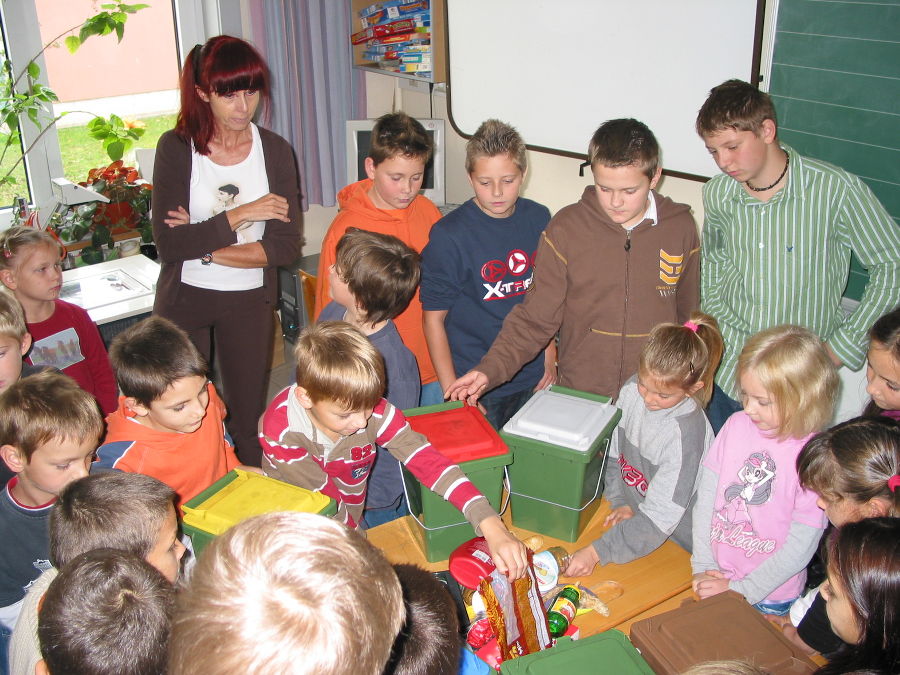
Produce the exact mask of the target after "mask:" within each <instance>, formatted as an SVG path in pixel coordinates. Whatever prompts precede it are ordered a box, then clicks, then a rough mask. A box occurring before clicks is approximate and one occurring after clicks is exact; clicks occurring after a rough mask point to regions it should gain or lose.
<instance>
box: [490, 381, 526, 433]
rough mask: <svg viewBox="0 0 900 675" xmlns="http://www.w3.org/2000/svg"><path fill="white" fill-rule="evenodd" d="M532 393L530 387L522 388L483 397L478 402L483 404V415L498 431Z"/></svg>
mask: <svg viewBox="0 0 900 675" xmlns="http://www.w3.org/2000/svg"><path fill="white" fill-rule="evenodd" d="M532 393H533V392H532V391H531V389H524V390H523V391H517V392H515V393H513V394H507V395H506V396H498V397H495V398H483V399H481V400H480V401H479V403H481V405H483V406H484V409H485V411H486V412H485V415H484V416H485V417H487V421H488V422H490V423H491V426H492V427H494V428H495V429H496V430H497V431H500V429H502V428H503V425H504V424H506V423H507V422H508V421H509V419H510V418H511V417H512V416H513V415H515V414H516V413H517V412H519V408H521V407H522V406H523V405H525V403H526V402H527V401H528V399H530V398H531V394H532Z"/></svg>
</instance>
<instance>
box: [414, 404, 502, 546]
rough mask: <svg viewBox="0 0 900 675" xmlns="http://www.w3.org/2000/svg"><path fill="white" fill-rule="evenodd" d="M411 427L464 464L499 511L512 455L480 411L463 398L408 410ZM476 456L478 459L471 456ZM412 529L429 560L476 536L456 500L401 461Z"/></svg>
mask: <svg viewBox="0 0 900 675" xmlns="http://www.w3.org/2000/svg"><path fill="white" fill-rule="evenodd" d="M403 414H404V415H405V416H406V417H407V419H408V420H409V424H410V426H411V427H412V428H413V429H414V430H415V431H418V432H419V433H421V434H423V435H424V436H425V437H426V438H428V440H429V442H430V443H431V445H432V446H434V448H435V449H436V450H437V451H438V452H440V453H441V454H442V455H444V456H445V457H447V459H449V460H450V461H451V462H454V463H456V464H458V465H459V468H460V469H462V470H463V472H464V473H465V474H466V476H467V477H468V478H469V480H470V481H472V483H473V484H474V485H475V487H476V488H478V490H479V491H480V492H481V494H483V495H484V496H485V497H487V499H488V501H489V502H490V503H491V506H493V507H494V509H496V510H497V511H498V512H500V511H502V509H501V499H502V496H503V474H504V471H505V469H506V466H507V465H508V464H509V463H510V462H511V461H512V458H513V455H512V453H511V452H510V451H509V449H508V448H507V447H506V444H505V443H504V442H503V440H502V439H501V438H500V436H499V435H498V434H497V432H496V431H495V430H494V428H493V427H492V426H491V425H490V423H489V422H488V421H487V419H485V417H484V415H482V414H481V412H480V411H479V410H478V409H477V408H475V407H472V406H467V405H464V404H463V403H462V402H460V401H452V402H449V403H439V404H438V405H431V406H423V407H421V408H411V409H409V410H405V411H403ZM468 457H476V459H466V458H468ZM401 471H402V472H403V484H404V489H405V491H406V500H407V503H408V504H409V512H410V514H411V515H412V516H413V518H414V519H415V525H414V527H413V528H412V529H413V534H414V535H415V538H416V541H417V542H418V544H419V547H420V548H421V549H422V552H423V553H424V554H425V559H426V560H428V562H438V561H441V560H446V559H447V558H449V557H450V554H451V553H452V552H453V551H454V549H456V547H457V546H459V545H460V544H462V543H463V542H465V541H468V540H469V539H471V538H472V537H474V536H475V533H474V532H473V530H472V526H471V525H470V524H469V522H468V521H467V520H466V519H465V517H464V516H463V515H462V513H460V511H459V509H457V508H456V507H455V506H453V504H451V503H450V502H447V501H445V500H444V498H443V497H441V496H440V495H438V494H436V493H434V492H432V491H431V490H429V489H428V488H426V487H425V486H423V485H422V484H421V483H420V482H419V481H418V479H417V478H416V477H415V476H413V475H412V474H411V473H410V472H409V471H408V470H407V469H406V468H405V467H403V465H402V464H401Z"/></svg>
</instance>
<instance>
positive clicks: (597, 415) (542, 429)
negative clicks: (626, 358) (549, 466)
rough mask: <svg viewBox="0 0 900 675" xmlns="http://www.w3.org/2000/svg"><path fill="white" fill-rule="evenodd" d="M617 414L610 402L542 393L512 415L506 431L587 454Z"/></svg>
mask: <svg viewBox="0 0 900 675" xmlns="http://www.w3.org/2000/svg"><path fill="white" fill-rule="evenodd" d="M616 411H617V408H616V407H615V406H614V405H612V404H610V403H608V402H601V401H593V400H590V399H587V398H581V397H580V396H571V395H569V394H563V393H561V392H557V391H551V390H546V389H542V390H541V391H539V392H537V393H535V395H534V396H532V397H531V398H530V399H528V402H527V403H525V405H523V406H522V408H521V409H520V410H519V412H517V413H516V414H515V415H513V417H512V419H511V420H509V422H507V423H506V425H504V427H503V431H504V433H508V434H513V435H515V436H523V437H525V438H532V439H534V440H537V441H543V442H544V443H550V444H551V445H559V446H562V447H564V448H571V449H572V450H580V451H582V452H586V451H588V450H590V448H591V446H592V445H593V444H594V441H595V440H596V439H597V437H598V436H600V434H602V433H603V430H604V429H605V428H606V425H607V424H609V422H610V420H612V419H613V417H615V415H616Z"/></svg>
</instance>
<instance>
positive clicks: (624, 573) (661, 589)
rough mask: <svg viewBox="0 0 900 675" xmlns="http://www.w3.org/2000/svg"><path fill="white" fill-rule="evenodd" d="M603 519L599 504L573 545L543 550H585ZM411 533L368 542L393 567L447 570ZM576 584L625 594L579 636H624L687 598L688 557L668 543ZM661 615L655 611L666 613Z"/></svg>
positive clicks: (588, 620) (379, 535) (404, 522)
mask: <svg viewBox="0 0 900 675" xmlns="http://www.w3.org/2000/svg"><path fill="white" fill-rule="evenodd" d="M608 513H609V504H608V503H607V502H606V500H605V499H604V500H603V503H602V505H601V506H600V509H599V510H598V511H597V513H596V515H595V516H594V518H593V519H592V520H591V522H590V523H589V524H588V527H587V528H586V529H585V531H584V533H582V535H581V537H580V538H579V539H578V541H577V542H575V543H570V542H565V541H560V540H559V539H554V538H553V537H548V536H546V535H541V536H542V537H543V538H544V546H543V547H542V548H547V547H550V546H562V547H563V548H564V549H566V550H567V551H569V552H574V551H577V550H578V549H579V548H582V547H584V546H587V545H588V544H589V543H590V542H591V541H593V540H594V539H596V538H597V537H599V536H600V534H602V533H603V532H604V531H605V530H606V529H608V528H605V527H603V520H604V519H605V518H606V515H607V514H608ZM503 519H504V521H506V522H507V525H509V523H510V519H509V513H507V514H505V515H504V518H503ZM412 527H417V526H416V525H415V522H414V521H413V519H412V517H410V516H406V517H405V518H400V519H398V520H395V521H392V522H390V523H386V524H384V525H380V526H378V527H375V528H373V529H371V530H369V531H368V537H369V541H370V542H372V543H373V544H374V545H375V546H377V547H378V548H380V549H381V550H382V551H383V552H384V554H385V556H386V557H387V559H388V560H389V561H390V562H392V563H401V562H405V563H413V564H416V565H419V566H421V567H424V568H425V569H427V570H430V571H438V570H445V569H447V561H446V560H444V561H441V562H436V563H429V562H427V561H426V560H425V556H424V555H423V554H422V551H421V549H420V548H419V546H418V544H417V543H416V540H415V537H414V535H413V532H412V530H411V529H410V528H412ZM510 529H511V530H512V531H513V532H514V533H515V534H516V536H517V537H519V538H521V539H526V538H528V537H530V536H532V535H533V534H535V533H533V532H529V531H528V530H523V529H521V528H518V527H510ZM473 536H474V534H473ZM566 580H567V579H566ZM578 581H580V582H581V584H582V585H583V586H586V587H587V588H589V589H591V590H593V591H596V592H597V594H598V595H599V596H600V597H601V599H605V598H604V589H605V587H606V585H605V584H604V583H603V582H607V581H612V582H616V583H617V584H619V585H620V586H621V588H622V590H623V591H624V592H623V593H622V595H621V597H618V598H616V599H613V600H610V601H609V602H608V604H609V616H608V617H605V616H602V615H601V614H598V613H597V612H588V613H586V614H582V615H581V616H579V617H578V619H577V620H576V622H575V624H576V625H577V626H578V627H579V628H580V629H581V635H582V636H588V635H593V634H594V633H600V632H602V631H605V630H608V629H610V628H617V627H619V626H620V625H621V624H626V627H625V631H624V632H625V633H626V634H627V632H628V630H627V627H628V626H629V625H630V624H629V623H628V622H629V621H630V620H632V619H634V618H635V617H637V616H639V615H648V616H649V615H650V611H651V610H652V609H653V608H654V607H657V606H658V605H660V604H661V603H665V602H666V601H669V600H670V599H671V598H675V597H676V596H679V598H678V599H679V600H680V598H681V597H689V596H690V587H691V565H690V554H689V553H687V551H685V550H684V549H682V548H681V547H680V546H678V545H677V544H675V543H674V542H672V541H667V542H666V543H665V544H663V545H662V546H661V547H660V548H658V549H657V550H656V551H654V552H653V553H651V554H650V555H648V556H645V557H643V558H640V559H638V560H635V561H633V562H630V563H628V564H625V565H615V564H609V565H602V566H599V565H598V566H597V567H596V568H595V569H594V573H593V574H591V576H589V577H582V578H580V579H578ZM685 591H687V593H685ZM677 605H678V602H676V603H675V606H677ZM669 608H670V607H669V606H666V607H665V609H669ZM665 609H662V610H660V611H665ZM654 613H655V612H654ZM641 618H643V616H641Z"/></svg>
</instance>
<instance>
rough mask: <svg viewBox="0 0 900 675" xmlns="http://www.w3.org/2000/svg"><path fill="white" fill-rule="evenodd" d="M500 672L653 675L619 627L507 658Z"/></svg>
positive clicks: (522, 674)
mask: <svg viewBox="0 0 900 675" xmlns="http://www.w3.org/2000/svg"><path fill="white" fill-rule="evenodd" d="M500 672H501V673H502V674H503V675H560V673H598V674H601V675H602V674H604V673H606V674H608V675H632V673H634V674H638V675H653V671H652V670H651V669H650V666H648V665H647V662H646V661H644V659H643V658H642V657H641V655H640V654H639V653H638V651H637V650H636V649H635V648H634V646H633V645H632V644H631V642H630V641H629V640H628V638H627V637H625V635H624V634H623V633H621V632H620V631H617V630H608V631H606V632H604V633H598V634H597V635H591V636H590V637H586V638H584V639H581V640H570V639H569V638H565V637H564V638H560V639H559V640H558V641H557V643H556V646H555V647H551V648H550V649H545V650H544V651H542V652H537V653H535V654H528V655H527V656H522V657H519V658H517V659H511V660H509V661H504V662H503V664H502V665H501V667H500Z"/></svg>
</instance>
